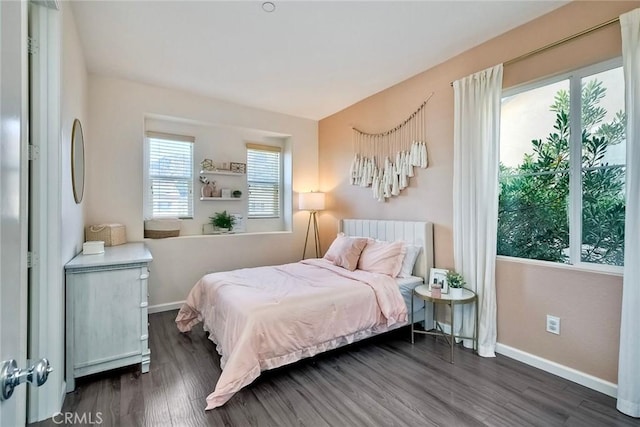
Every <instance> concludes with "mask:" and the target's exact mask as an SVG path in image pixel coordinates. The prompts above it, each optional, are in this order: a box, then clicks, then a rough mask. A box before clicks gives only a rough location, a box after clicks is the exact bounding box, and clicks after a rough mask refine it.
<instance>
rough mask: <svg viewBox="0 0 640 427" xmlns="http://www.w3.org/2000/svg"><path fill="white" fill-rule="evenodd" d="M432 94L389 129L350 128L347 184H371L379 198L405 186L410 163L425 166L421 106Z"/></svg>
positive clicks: (425, 153)
mask: <svg viewBox="0 0 640 427" xmlns="http://www.w3.org/2000/svg"><path fill="white" fill-rule="evenodd" d="M432 96H433V93H431V95H429V97H428V98H427V99H426V100H425V101H424V102H423V103H422V105H420V107H418V109H417V110H416V111H415V112H414V113H413V114H411V115H410V116H409V117H408V118H407V119H406V120H405V121H403V122H402V123H400V124H399V125H398V126H396V127H394V128H393V129H391V130H388V131H386V132H381V133H367V132H363V131H361V130H360V129H356V128H353V150H354V157H353V163H352V164H351V171H350V174H351V185H358V186H360V187H371V189H372V192H373V198H374V199H377V200H378V201H379V202H383V201H385V199H388V198H390V197H392V196H397V195H399V194H400V191H402V190H404V189H405V188H407V187H408V186H409V178H411V177H413V176H414V171H413V168H414V166H416V167H420V168H423V169H425V168H426V167H427V143H426V142H425V141H426V133H427V132H426V130H427V129H426V114H425V106H426V105H427V102H429V100H430V99H431V97H432Z"/></svg>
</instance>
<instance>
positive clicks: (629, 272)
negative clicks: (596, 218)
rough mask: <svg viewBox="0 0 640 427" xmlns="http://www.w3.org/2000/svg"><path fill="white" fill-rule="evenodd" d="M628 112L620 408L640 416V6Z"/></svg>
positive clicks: (628, 55) (629, 22)
mask: <svg viewBox="0 0 640 427" xmlns="http://www.w3.org/2000/svg"><path fill="white" fill-rule="evenodd" d="M620 27H621V28H622V62H623V66H624V84H625V108H626V114H627V176H626V186H627V207H626V218H625V242H624V279H623V285H622V316H621V321H620V358H619V361H618V404H617V407H618V410H619V411H620V412H622V413H625V414H627V415H630V416H632V417H640V9H636V10H633V11H631V12H629V13H625V14H624V15H620Z"/></svg>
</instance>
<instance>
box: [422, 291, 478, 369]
mask: <svg viewBox="0 0 640 427" xmlns="http://www.w3.org/2000/svg"><path fill="white" fill-rule="evenodd" d="M413 295H414V296H416V297H418V298H420V299H422V300H424V301H425V302H431V303H433V325H434V328H433V329H431V330H428V331H420V330H416V329H415V328H414V326H413V298H411V344H413V342H414V334H424V335H432V336H436V337H443V338H444V339H445V340H446V341H447V342H448V343H449V346H450V347H451V357H450V359H449V361H450V362H451V363H453V346H454V344H455V339H456V338H462V339H467V340H472V341H473V350H474V351H477V349H478V305H477V301H478V296H477V295H476V293H475V292H473V291H472V290H470V289H466V288H463V292H462V296H461V297H460V298H452V297H451V294H448V293H447V294H440V296H434V295H433V294H432V293H431V291H430V290H429V286H428V285H420V286H416V287H415V289H414V290H413ZM463 304H474V307H475V309H476V310H475V313H476V314H475V319H474V325H473V337H465V336H461V335H454V333H453V331H454V313H455V310H454V307H455V306H456V305H463ZM439 305H448V306H449V309H450V310H449V311H450V318H449V320H450V322H451V332H450V333H449V334H447V333H445V332H444V330H443V329H442V326H440V323H439V322H438V320H437V316H436V313H437V310H436V308H437V307H438V306H439Z"/></svg>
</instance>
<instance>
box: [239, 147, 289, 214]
mask: <svg viewBox="0 0 640 427" xmlns="http://www.w3.org/2000/svg"><path fill="white" fill-rule="evenodd" d="M249 150H253V151H264V152H272V153H274V152H275V153H278V205H277V213H276V214H275V215H255V214H254V215H252V214H251V208H250V206H251V188H250V183H251V180H250V179H249V173H250V166H249ZM246 153H247V219H248V220H273V219H282V217H283V192H284V167H283V161H284V149H283V147H280V146H278V145H269V144H264V143H255V142H247V143H246Z"/></svg>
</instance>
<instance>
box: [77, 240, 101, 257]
mask: <svg viewBox="0 0 640 427" xmlns="http://www.w3.org/2000/svg"><path fill="white" fill-rule="evenodd" d="M103 253H104V242H103V241H102V240H92V241H89V242H84V243H83V244H82V254H83V255H97V254H103Z"/></svg>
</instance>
